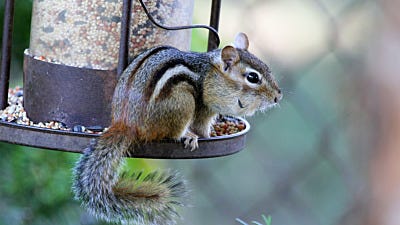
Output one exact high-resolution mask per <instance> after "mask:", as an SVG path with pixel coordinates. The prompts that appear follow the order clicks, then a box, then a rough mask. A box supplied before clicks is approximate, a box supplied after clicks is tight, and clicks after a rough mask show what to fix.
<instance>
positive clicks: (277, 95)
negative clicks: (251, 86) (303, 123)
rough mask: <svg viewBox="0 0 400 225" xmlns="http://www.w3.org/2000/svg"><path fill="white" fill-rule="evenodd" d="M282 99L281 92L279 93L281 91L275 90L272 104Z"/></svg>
mask: <svg viewBox="0 0 400 225" xmlns="http://www.w3.org/2000/svg"><path fill="white" fill-rule="evenodd" d="M282 97H283V94H282V91H281V89H279V88H278V89H277V90H276V96H275V98H274V102H275V103H278V102H279V101H280V100H282Z"/></svg>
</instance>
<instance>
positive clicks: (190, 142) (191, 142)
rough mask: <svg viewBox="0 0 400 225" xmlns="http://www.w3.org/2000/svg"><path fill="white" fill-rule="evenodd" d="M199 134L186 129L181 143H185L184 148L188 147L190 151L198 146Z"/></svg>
mask: <svg viewBox="0 0 400 225" xmlns="http://www.w3.org/2000/svg"><path fill="white" fill-rule="evenodd" d="M198 140H199V136H197V135H196V134H194V133H192V132H191V131H187V132H186V134H185V135H184V136H183V137H182V141H183V144H184V145H185V148H189V147H190V151H194V150H196V148H199V143H198Z"/></svg>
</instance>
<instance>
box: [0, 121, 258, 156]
mask: <svg viewBox="0 0 400 225" xmlns="http://www.w3.org/2000/svg"><path fill="white" fill-rule="evenodd" d="M238 119H240V120H241V121H242V122H244V124H245V125H246V128H245V129H244V130H242V131H240V132H238V133H235V134H231V135H224V136H218V137H211V138H200V139H199V148H198V149H196V150H194V151H191V150H190V149H189V148H184V145H183V143H181V142H179V141H173V140H164V141H161V142H153V143H147V144H145V145H141V146H137V147H135V150H134V151H133V152H132V154H131V155H130V157H135V158H159V159H192V158H211V157H219V156H225V155H231V154H234V153H236V152H238V151H240V150H241V149H243V148H244V147H245V141H246V133H247V132H248V131H249V129H250V124H249V123H248V122H247V121H246V120H244V119H242V118H238ZM99 136H100V135H98V134H85V133H77V132H69V131H62V130H53V129H47V128H39V127H32V126H25V125H19V124H16V123H12V122H3V121H0V141H5V142H9V143H12V144H19V145H26V146H31V147H37V148H46V149H53V150H58V151H66V152H77V153H82V152H83V150H84V149H85V148H86V147H88V146H89V143H90V141H91V139H93V138H98V137H99Z"/></svg>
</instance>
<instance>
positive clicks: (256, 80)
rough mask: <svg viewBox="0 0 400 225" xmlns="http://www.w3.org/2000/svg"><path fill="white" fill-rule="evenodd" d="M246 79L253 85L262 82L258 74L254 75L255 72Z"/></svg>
mask: <svg viewBox="0 0 400 225" xmlns="http://www.w3.org/2000/svg"><path fill="white" fill-rule="evenodd" d="M246 78H247V80H248V81H249V82H250V83H253V84H256V83H259V82H260V77H258V74H257V73H254V72H250V73H248V74H247V76H246Z"/></svg>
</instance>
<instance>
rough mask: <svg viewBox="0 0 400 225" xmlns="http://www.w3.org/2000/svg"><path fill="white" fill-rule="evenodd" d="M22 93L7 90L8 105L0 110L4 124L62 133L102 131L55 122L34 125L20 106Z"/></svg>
mask: <svg viewBox="0 0 400 225" xmlns="http://www.w3.org/2000/svg"><path fill="white" fill-rule="evenodd" d="M23 95H24V91H23V90H22V88H20V87H18V86H17V87H15V88H13V89H12V88H10V89H8V104H9V106H8V107H7V108H5V109H4V110H0V120H1V121H6V122H13V123H16V124H19V125H25V126H33V127H40V128H47V129H53V130H64V131H74V132H81V133H82V132H85V133H89V134H101V133H102V131H103V129H101V130H99V129H98V128H97V127H96V128H95V129H93V130H90V129H88V128H86V127H84V126H80V125H77V126H74V127H73V128H68V127H67V126H65V124H63V123H61V122H57V121H49V122H39V123H34V122H33V121H31V120H30V119H29V118H28V117H27V116H26V112H25V110H24V108H23V106H22V103H23Z"/></svg>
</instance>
